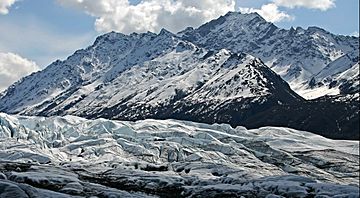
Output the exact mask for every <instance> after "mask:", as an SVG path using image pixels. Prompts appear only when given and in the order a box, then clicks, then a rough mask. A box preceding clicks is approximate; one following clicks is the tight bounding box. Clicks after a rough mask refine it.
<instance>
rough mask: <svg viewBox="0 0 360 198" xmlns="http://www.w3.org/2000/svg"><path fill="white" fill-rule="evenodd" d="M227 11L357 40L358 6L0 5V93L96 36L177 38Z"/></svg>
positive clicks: (200, 1) (235, 0)
mask: <svg viewBox="0 0 360 198" xmlns="http://www.w3.org/2000/svg"><path fill="white" fill-rule="evenodd" d="M228 11H241V12H258V13H259V14H260V15H262V16H263V17H264V18H265V19H266V20H268V21H271V22H273V23H275V24H276V25H277V26H278V27H281V28H286V29H288V28H290V27H298V26H301V27H303V28H307V27H309V26H318V27H321V28H324V29H326V30H328V31H330V32H332V33H335V34H342V35H356V36H358V35H359V0H0V92H1V91H2V90H4V89H5V88H6V87H8V86H9V85H11V84H12V83H14V82H15V81H17V80H19V79H20V78H21V77H23V76H25V75H28V74H30V73H32V72H34V71H38V70H41V69H43V68H45V67H46V66H47V65H49V64H50V63H51V62H53V61H55V60H57V59H60V60H63V59H65V58H66V57H68V56H69V55H71V54H72V53H73V52H74V51H76V50H77V49H81V48H85V47H87V46H89V45H91V43H92V42H93V41H94V40H95V38H96V36H98V35H100V34H103V33H106V32H109V31H117V32H122V33H126V34H129V33H131V32H146V31H152V32H155V33H157V32H159V31H160V29H161V28H165V29H168V30H170V31H172V32H178V31H180V30H182V29H184V28H185V27H188V26H193V27H197V26H199V25H201V24H203V23H205V22H207V21H210V20H212V19H215V18H217V17H219V16H221V15H224V14H226V13H227V12H228Z"/></svg>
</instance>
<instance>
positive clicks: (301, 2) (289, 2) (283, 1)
mask: <svg viewBox="0 0 360 198" xmlns="http://www.w3.org/2000/svg"><path fill="white" fill-rule="evenodd" d="M273 2H274V3H275V4H276V5H277V6H283V7H287V8H296V7H304V8H310V9H319V10H322V11H325V10H328V9H330V8H333V7H335V0H273Z"/></svg>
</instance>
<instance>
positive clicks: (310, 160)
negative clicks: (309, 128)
mask: <svg viewBox="0 0 360 198" xmlns="http://www.w3.org/2000/svg"><path fill="white" fill-rule="evenodd" d="M0 137H1V139H0V145H1V147H2V149H1V150H0V185H1V186H5V188H2V189H1V190H0V196H4V197H9V194H11V195H12V196H15V195H17V196H18V197H36V196H38V197H74V196H79V197H92V196H97V197H158V196H160V197H204V196H206V197H229V196H230V197H240V196H246V197H249V198H252V197H254V198H255V197H264V198H265V197H269V196H283V197H315V196H335V195H340V194H341V195H342V196H344V197H356V196H357V195H358V193H359V187H358V185H359V183H358V179H359V172H358V171H359V150H358V148H359V142H358V141H335V140H329V139H326V138H323V137H321V136H318V135H314V134H312V133H308V132H304V131H297V130H293V129H288V128H275V127H265V128H260V129H254V130H247V129H245V128H243V127H237V128H231V127H230V126H229V125H225V124H222V125H218V124H214V125H207V124H200V123H194V122H186V121H177V120H144V121H137V122H124V121H121V122H120V121H111V120H105V119H96V120H87V119H84V118H79V117H74V116H65V117H50V118H43V117H24V116H9V115H6V114H2V113H0ZM2 193H4V194H2ZM6 193H8V194H6ZM14 194H15V195H14Z"/></svg>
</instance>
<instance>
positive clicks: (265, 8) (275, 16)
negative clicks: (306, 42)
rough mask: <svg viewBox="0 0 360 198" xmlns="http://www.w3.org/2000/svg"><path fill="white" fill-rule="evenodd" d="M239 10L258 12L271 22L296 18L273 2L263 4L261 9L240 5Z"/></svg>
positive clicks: (242, 11)
mask: <svg viewBox="0 0 360 198" xmlns="http://www.w3.org/2000/svg"><path fill="white" fill-rule="evenodd" d="M239 10H240V12H241V13H251V12H257V13H258V14H260V15H261V16H262V17H264V19H265V20H267V21H270V22H280V21H290V20H294V17H293V16H291V15H289V14H287V13H286V12H283V11H280V10H279V8H278V6H277V5H275V4H273V3H269V4H265V5H262V6H261V8H260V9H255V8H242V7H240V8H239Z"/></svg>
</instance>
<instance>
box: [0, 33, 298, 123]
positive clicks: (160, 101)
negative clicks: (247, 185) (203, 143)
mask: <svg viewBox="0 0 360 198" xmlns="http://www.w3.org/2000/svg"><path fill="white" fill-rule="evenodd" d="M114 35H115V34H114V33H110V35H104V36H102V37H100V39H97V41H96V42H95V44H94V46H95V47H94V46H91V47H89V48H88V49H86V50H85V52H84V53H79V52H76V53H75V54H74V55H73V56H71V57H70V58H69V59H68V60H66V61H64V62H56V63H54V64H52V65H50V66H49V67H48V68H47V69H45V70H44V71H42V72H39V73H36V74H33V75H32V76H29V77H27V78H25V79H24V80H23V81H21V82H19V83H18V84H15V85H14V86H13V87H11V88H10V89H9V90H8V91H7V94H6V95H5V96H4V97H2V98H1V99H0V104H1V105H0V110H1V111H5V112H9V113H21V114H26V115H65V114H72V115H79V116H83V117H105V118H116V119H123V120H138V119H144V118H177V117H179V118H180V117H183V116H184V117H185V116H187V117H188V119H191V120H198V121H204V122H211V123H213V122H220V123H223V122H226V123H231V124H233V125H238V124H239V123H238V122H239V121H238V120H242V119H243V118H245V117H249V116H251V114H256V113H258V112H260V111H262V110H264V109H266V108H269V107H270V106H277V105H282V104H290V103H297V102H299V101H303V99H302V98H301V97H299V96H298V95H297V94H296V93H294V92H293V91H292V90H291V89H290V88H289V86H288V85H287V84H286V82H285V81H283V80H282V79H281V78H280V77H279V76H277V75H276V74H275V73H274V72H272V71H271V70H270V69H269V68H268V67H267V66H266V65H264V63H263V62H262V61H260V60H259V59H257V58H255V57H252V56H250V55H246V54H234V53H232V52H230V51H228V50H220V51H208V50H206V49H203V48H199V47H196V46H195V45H193V44H191V43H189V42H186V41H181V40H180V39H179V38H177V37H176V36H175V35H173V34H171V33H170V32H167V31H165V30H163V31H162V32H161V33H160V34H159V35H156V36H154V37H152V38H151V40H150V41H147V42H148V43H151V44H152V43H154V44H153V45H150V46H152V47H154V48H155V47H157V48H159V47H158V46H166V49H167V50H168V51H166V52H164V50H163V49H162V48H160V49H159V50H157V51H161V52H163V53H161V54H158V55H157V56H156V57H154V58H152V59H151V60H145V61H138V63H134V65H132V66H129V67H124V66H123V65H122V63H123V62H124V61H122V62H120V63H119V61H117V62H115V64H113V65H108V64H105V66H101V64H99V65H100V66H93V62H94V60H95V62H96V60H99V59H100V58H102V56H101V55H103V54H109V55H108V56H105V58H102V59H105V60H106V57H108V61H110V62H112V61H113V62H114V59H115V60H117V59H118V58H117V57H116V56H119V55H117V54H112V51H114V49H115V47H113V45H116V46H117V44H116V43H115V44H112V43H110V46H109V47H103V48H101V51H100V52H101V53H99V52H97V46H98V45H100V46H106V45H109V43H108V41H106V40H105V41H102V42H99V40H101V38H103V37H105V38H106V37H108V36H113V38H112V40H118V38H117V37H116V36H114ZM118 36H119V37H120V39H122V37H123V35H118ZM155 41H156V42H155ZM168 41H170V42H168ZM121 45H123V44H121ZM148 48H150V47H146V48H144V47H143V44H142V43H141V45H139V46H138V45H136V46H134V49H137V51H146V49H148ZM102 49H107V50H109V53H107V52H105V51H103V50H102ZM155 49H156V48H155ZM89 51H90V52H89ZM89 54H90V55H89ZM97 54H100V58H98V56H99V55H97ZM136 54H137V53H135V52H133V53H129V54H128V55H127V56H124V58H123V59H124V60H128V59H130V60H133V59H134V58H133V57H134V55H136ZM110 55H114V56H110ZM120 55H121V56H123V55H122V54H120ZM142 55H143V54H141V53H140V55H139V56H140V57H142ZM89 56H91V57H92V60H91V61H86V60H87V59H89ZM153 56H154V55H151V56H150V57H153ZM84 60H85V61H84ZM100 60H101V59H100ZM99 62H100V61H99ZM102 62H104V61H102ZM68 65H71V66H72V67H75V69H78V70H81V71H83V73H80V72H78V73H76V72H72V73H71V75H73V76H75V77H77V78H75V77H74V78H75V79H79V80H78V81H75V83H74V81H71V82H70V83H68V84H69V86H68V87H64V88H63V89H60V90H59V89H58V88H51V86H49V85H53V84H56V83H58V82H62V81H64V80H66V79H69V76H68V74H69V73H70V70H66V71H69V72H68V73H65V74H64V73H61V72H59V70H63V68H64V67H65V68H66V66H68ZM89 65H91V68H90V69H87V70H86V69H84V68H86V67H88V66H89ZM119 68H120V69H119ZM121 69H122V70H121ZM114 71H116V72H114ZM43 76H52V77H53V78H52V79H45V83H47V84H49V85H48V87H49V90H50V91H51V92H50V93H47V95H46V97H43V98H42V97H41V96H42V95H41V94H42V92H43V89H44V86H38V83H37V81H38V80H39V79H42V80H44V77H43ZM54 76H55V77H54ZM109 76H111V78H109ZM70 77H71V76H70ZM68 81H69V80H68ZM34 82H36V83H34ZM45 83H43V84H45ZM24 87H25V88H24ZM12 93H21V94H22V95H21V96H22V97H19V96H16V97H15V99H13V96H14V95H13V94H12ZM33 93H36V94H39V93H40V95H35V96H34V98H36V99H34V100H35V101H36V103H35V105H28V104H32V103H31V102H32V101H33V98H29V97H26V96H27V95H33ZM20 100H21V101H22V103H21V104H19V101H20ZM27 100H29V101H27ZM26 102H27V103H26ZM229 105H236V106H237V107H236V108H235V109H234V111H235V112H234V113H236V115H235V114H231V113H226V114H224V115H222V113H221V111H222V110H224V109H226V106H229ZM209 112H211V113H210V114H209ZM214 114H216V115H214ZM205 115H206V116H207V118H205Z"/></svg>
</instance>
